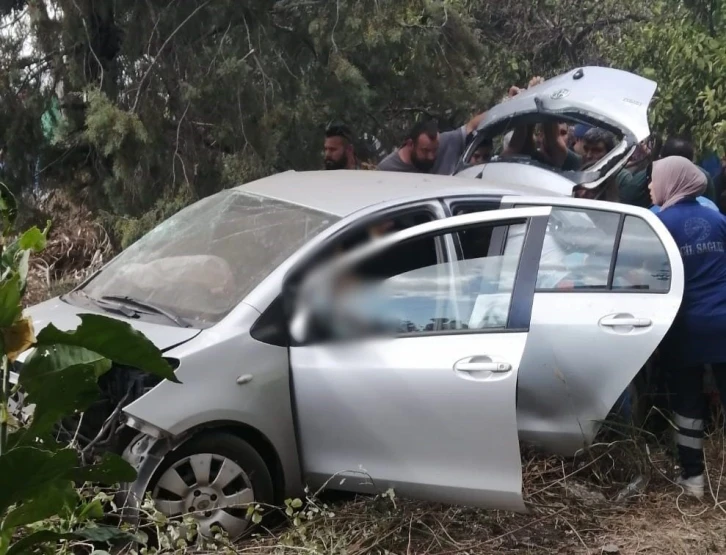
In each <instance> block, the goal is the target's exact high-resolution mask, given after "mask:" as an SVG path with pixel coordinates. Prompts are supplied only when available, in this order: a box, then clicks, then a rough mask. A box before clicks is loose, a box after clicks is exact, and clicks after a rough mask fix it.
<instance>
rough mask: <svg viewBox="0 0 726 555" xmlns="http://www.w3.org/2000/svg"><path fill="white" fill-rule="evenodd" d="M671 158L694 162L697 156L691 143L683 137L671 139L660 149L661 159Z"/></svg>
mask: <svg viewBox="0 0 726 555" xmlns="http://www.w3.org/2000/svg"><path fill="white" fill-rule="evenodd" d="M671 156H680V157H682V158H686V159H687V160H690V161H691V162H693V159H694V158H695V157H696V154H695V152H694V151H693V145H692V144H691V143H690V141H687V140H686V139H683V138H681V137H670V138H668V140H667V141H666V142H665V143H664V144H663V147H662V148H661V149H660V157H661V158H670V157H671Z"/></svg>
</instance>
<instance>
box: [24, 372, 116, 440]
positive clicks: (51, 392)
mask: <svg viewBox="0 0 726 555" xmlns="http://www.w3.org/2000/svg"><path fill="white" fill-rule="evenodd" d="M102 366H105V368H106V369H108V368H110V367H111V363H110V361H108V359H102V360H101V361H100V362H99V363H96V364H94V363H89V364H77V365H76V366H70V367H67V368H64V369H63V370H61V371H58V372H50V373H48V374H47V375H46V376H44V378H43V379H42V380H38V381H36V382H34V387H33V389H32V390H31V391H28V396H27V399H26V402H27V403H28V404H29V405H35V409H34V411H33V419H32V421H31V424H30V428H29V435H28V437H30V438H32V437H33V436H35V437H42V436H44V435H45V434H47V433H48V432H50V431H51V430H52V429H53V426H54V425H55V424H56V423H57V422H58V421H59V420H61V418H63V417H64V416H70V415H72V414H75V413H76V412H84V411H85V410H86V409H87V408H88V407H90V406H91V405H92V404H93V402H94V401H96V399H98V396H99V393H100V390H99V388H98V378H97V375H96V374H97V372H98V371H99V367H102Z"/></svg>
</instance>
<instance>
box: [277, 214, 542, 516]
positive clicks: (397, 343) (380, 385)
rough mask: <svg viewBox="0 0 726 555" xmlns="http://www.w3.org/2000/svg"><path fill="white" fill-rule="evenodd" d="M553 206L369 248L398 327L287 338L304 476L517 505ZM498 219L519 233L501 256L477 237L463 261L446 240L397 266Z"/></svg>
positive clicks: (488, 232)
mask: <svg viewBox="0 0 726 555" xmlns="http://www.w3.org/2000/svg"><path fill="white" fill-rule="evenodd" d="M549 212H550V209H549V208H546V207H538V208H526V209H517V210H498V211H490V212H486V213H477V214H467V215H463V216H455V217H452V218H448V219H445V220H438V221H435V222H431V223H427V224H423V225H419V226H416V227H414V228H410V229H407V230H405V231H402V232H400V233H397V234H395V235H393V236H390V237H387V238H385V239H383V240H381V241H380V242H379V244H377V245H368V247H367V249H368V251H367V252H365V253H364V256H363V260H362V261H363V262H364V265H365V264H369V266H370V267H378V266H377V261H379V260H382V261H386V262H385V266H384V269H387V268H389V267H390V266H389V264H392V265H393V266H394V267H395V268H393V269H392V270H390V271H388V272H387V273H386V274H385V275H384V276H383V278H382V279H381V280H380V281H379V282H377V283H378V285H377V288H374V290H375V294H373V295H372V296H369V297H368V299H367V301H366V302H365V303H361V304H364V305H365V308H366V309H368V311H369V313H373V314H374V316H375V315H379V316H381V318H380V319H381V320H385V321H387V322H389V323H390V322H391V321H395V330H394V333H393V334H392V335H389V334H387V335H385V336H378V335H374V336H365V337H364V338H358V339H354V340H350V339H344V340H340V341H328V342H320V341H316V340H308V341H303V342H302V343H301V344H295V345H293V346H291V348H290V362H291V368H292V382H293V389H294V404H295V410H296V421H297V430H298V438H299V444H300V449H301V454H302V460H303V470H304V473H305V475H306V478H307V480H308V482H309V484H311V485H312V486H313V487H319V486H321V485H327V486H328V487H331V488H339V489H347V490H352V491H361V492H370V491H379V492H380V491H385V490H386V489H388V488H394V489H395V490H396V492H397V493H398V494H399V495H406V496H410V497H417V498H425V499H430V500H435V501H441V502H455V503H464V504H470V505H475V506H482V507H496V508H502V509H511V510H520V509H523V502H522V493H521V487H522V482H521V463H520V456H519V443H518V437H517V420H516V411H515V402H516V386H517V373H518V370H519V365H520V361H521V359H522V356H523V354H524V352H525V345H526V343H527V336H528V327H529V318H530V308H531V301H532V295H533V294H534V284H535V278H536V273H537V269H536V265H537V260H538V259H539V253H540V250H541V244H542V239H543V236H544V230H545V228H546V222H547V218H548V215H549ZM502 229H505V230H515V229H516V230H519V231H521V233H522V234H523V236H524V237H525V239H524V241H523V242H521V243H520V244H519V245H518V247H517V248H511V249H509V250H508V251H507V252H506V253H504V252H503V250H502V249H500V250H499V251H496V252H494V251H491V250H489V249H488V248H487V245H483V244H480V245H479V248H478V249H476V250H472V251H471V252H470V253H469V256H468V257H467V256H466V254H467V253H464V254H463V255H462V256H460V257H458V258H457V256H456V254H455V252H454V251H453V249H452V248H451V247H449V248H447V252H446V253H444V254H445V256H444V257H443V258H439V259H438V260H436V262H435V263H430V262H420V260H421V259H422V258H423V257H417V259H416V260H411V261H410V263H408V264H403V265H401V261H402V260H403V259H404V258H405V257H406V255H407V253H411V252H425V249H427V248H429V247H427V246H426V245H427V244H430V248H434V245H433V244H431V243H430V242H433V241H434V240H436V239H437V238H439V237H441V236H446V235H450V234H453V233H456V232H459V231H462V230H466V231H467V233H469V234H471V233H474V232H477V231H478V232H479V233H481V237H482V238H483V239H482V242H486V241H488V240H489V239H488V238H491V237H499V236H501V233H499V231H500V230H502ZM445 243H446V244H447V245H452V244H453V242H452V241H448V240H447V241H445ZM422 247H423V248H424V251H421V248H422ZM384 313H385V314H384ZM392 315H394V316H395V318H393V319H392V318H391V316H392ZM389 329H390V328H389Z"/></svg>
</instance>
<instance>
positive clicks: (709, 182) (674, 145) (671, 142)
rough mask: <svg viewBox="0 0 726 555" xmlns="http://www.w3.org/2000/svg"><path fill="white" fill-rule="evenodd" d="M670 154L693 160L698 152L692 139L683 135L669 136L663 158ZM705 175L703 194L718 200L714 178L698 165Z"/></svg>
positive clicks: (664, 146) (662, 152)
mask: <svg viewBox="0 0 726 555" xmlns="http://www.w3.org/2000/svg"><path fill="white" fill-rule="evenodd" d="M669 156H682V157H683V158H686V159H687V160H690V161H691V162H694V161H695V159H696V152H695V150H694V148H693V145H692V144H691V142H690V141H687V140H686V139H683V138H681V137H669V138H668V140H667V141H666V142H665V143H664V144H663V147H662V148H661V151H660V157H661V158H668V157H669ZM696 167H697V168H698V169H699V170H700V171H701V172H703V175H704V176H705V177H706V191H705V192H704V194H703V196H705V197H706V198H707V199H708V200H710V201H713V202H716V201H717V200H718V197H717V196H716V187H715V186H714V184H713V179H712V178H711V176H710V175H709V174H708V172H707V171H706V170H704V169H703V168H701V167H699V166H696Z"/></svg>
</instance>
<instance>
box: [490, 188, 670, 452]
mask: <svg viewBox="0 0 726 555" xmlns="http://www.w3.org/2000/svg"><path fill="white" fill-rule="evenodd" d="M502 204H503V205H504V206H525V205H526V206H532V205H550V206H552V207H553V210H552V216H551V218H550V221H549V223H548V226H547V232H546V234H545V238H544V242H543V249H542V254H541V256H540V264H539V270H538V276H537V287H536V291H535V295H534V303H533V307H532V320H531V325H530V334H529V339H528V345H527V351H526V353H525V356H524V358H523V360H522V364H521V368H520V374H519V401H518V415H517V417H518V421H519V428H520V437H521V438H522V439H523V440H525V441H527V442H530V443H534V444H538V445H540V446H542V447H545V448H547V449H548V450H552V451H555V452H560V453H563V454H572V453H574V452H575V451H576V450H577V449H579V448H581V447H583V446H584V445H587V444H588V443H590V442H591V441H592V440H593V439H594V437H595V434H596V433H597V431H598V429H599V428H600V425H601V423H602V421H603V420H604V419H605V418H606V417H607V416H608V413H609V412H610V410H611V409H612V408H613V406H614V405H615V403H616V402H617V401H618V399H619V398H620V397H621V395H622V394H623V392H624V390H625V389H626V388H628V386H629V384H630V383H631V381H632V380H633V379H634V378H635V377H636V375H637V374H638V372H639V371H640V370H641V368H643V367H644V365H645V364H646V362H647V361H648V359H649V358H650V357H651V355H652V354H653V353H654V351H655V350H656V349H657V348H658V345H659V344H660V343H661V341H662V340H663V338H664V337H665V335H666V333H667V332H668V330H669V328H670V327H671V325H672V323H673V321H674V319H675V317H676V315H677V312H678V309H679V307H680V304H681V300H682V297H683V285H684V283H683V281H684V278H683V264H682V261H681V256H680V253H679V251H678V248H677V246H676V244H675V241H674V240H673V238H672V237H671V236H670V233H669V232H668V230H667V229H666V228H665V226H664V225H663V224H662V223H661V222H660V220H659V219H658V218H657V217H656V216H655V215H654V214H652V213H651V212H650V211H648V210H645V209H642V208H637V207H632V206H626V205H622V204H615V203H609V202H599V201H585V200H579V199H552V198H539V199H533V198H529V197H527V198H526V199H524V198H522V197H519V198H517V197H507V198H505V199H503V201H502Z"/></svg>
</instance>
